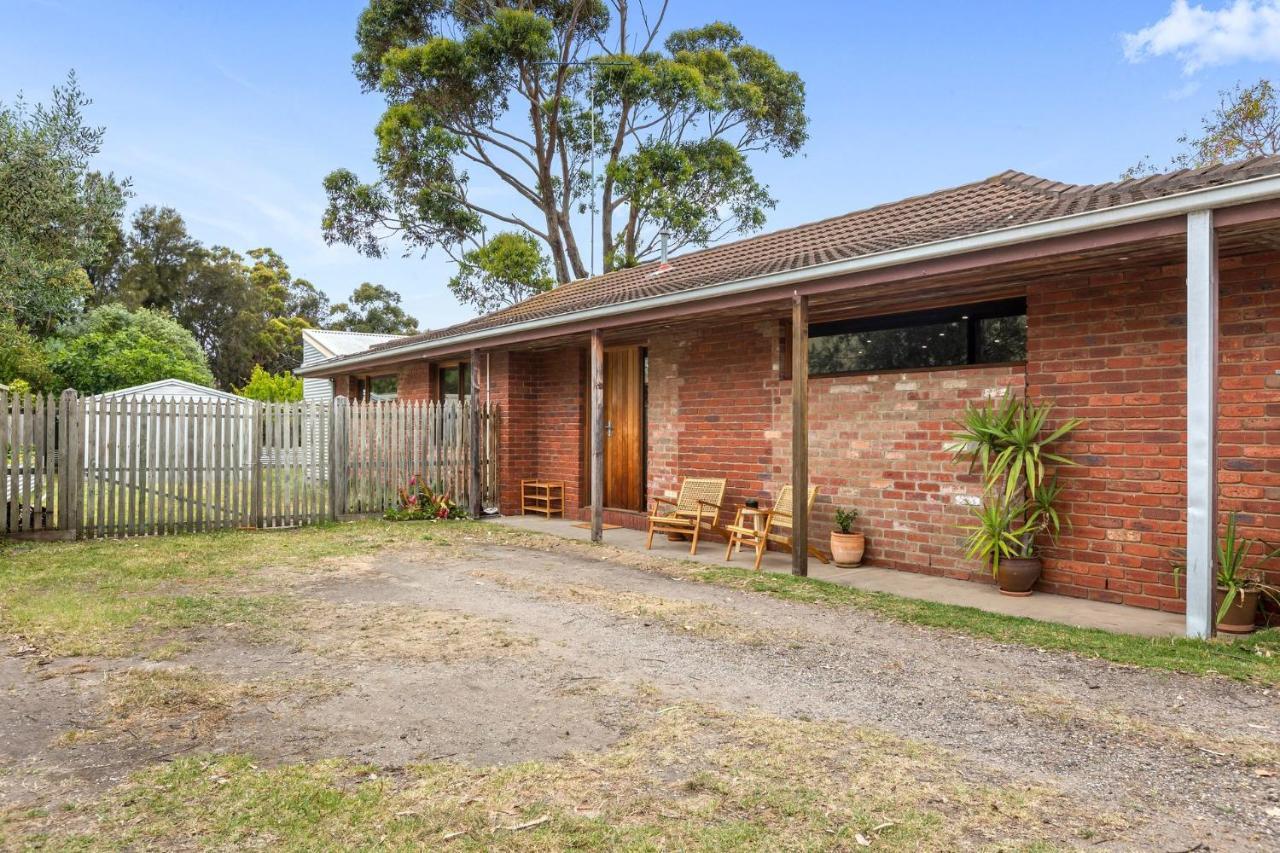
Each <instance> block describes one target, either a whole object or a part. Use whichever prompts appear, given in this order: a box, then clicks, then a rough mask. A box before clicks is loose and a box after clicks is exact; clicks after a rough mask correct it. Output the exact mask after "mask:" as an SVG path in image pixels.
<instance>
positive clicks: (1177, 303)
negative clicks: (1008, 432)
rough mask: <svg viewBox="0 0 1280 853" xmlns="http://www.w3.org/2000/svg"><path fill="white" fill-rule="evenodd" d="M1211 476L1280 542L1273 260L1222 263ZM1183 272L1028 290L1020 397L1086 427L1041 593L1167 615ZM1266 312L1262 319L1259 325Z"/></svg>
mask: <svg viewBox="0 0 1280 853" xmlns="http://www.w3.org/2000/svg"><path fill="white" fill-rule="evenodd" d="M1221 270H1222V272H1221V297H1220V298H1221V305H1220V323H1221V334H1222V338H1221V353H1222V357H1221V366H1220V374H1221V383H1220V388H1221V392H1220V397H1219V404H1220V412H1219V424H1218V426H1219V429H1220V431H1221V432H1220V436H1219V440H1220V445H1219V450H1218V452H1219V468H1220V471H1219V483H1220V485H1221V489H1222V492H1221V496H1222V500H1221V508H1222V510H1223V511H1231V510H1239V511H1241V512H1242V513H1244V515H1242V517H1241V520H1242V522H1244V523H1245V524H1246V525H1247V526H1248V528H1249V529H1250V530H1251V532H1253V533H1255V534H1257V535H1264V536H1267V537H1269V538H1270V539H1272V540H1276V539H1280V536H1277V533H1280V437H1277V436H1276V435H1275V430H1274V426H1275V421H1274V418H1275V417H1276V415H1280V388H1278V387H1277V383H1276V370H1277V368H1280V339H1277V337H1276V333H1277V332H1280V290H1278V289H1277V285H1278V283H1280V259H1278V257H1277V255H1274V254H1272V255H1253V256H1250V257H1246V258H1240V257H1235V258H1223V259H1222V262H1221ZM1185 281H1186V272H1185V269H1184V268H1183V267H1182V266H1180V265H1179V266H1170V267H1164V268H1148V269H1134V270H1128V271H1125V272H1121V273H1113V274H1108V275H1095V276H1091V277H1088V278H1079V279H1070V280H1063V281H1053V282H1043V283H1036V284H1033V285H1032V286H1031V287H1030V288H1029V291H1028V350H1029V361H1028V376H1027V382H1028V393H1029V394H1031V395H1032V396H1033V397H1035V398H1037V399H1045V400H1052V401H1054V402H1055V403H1056V405H1057V409H1056V410H1055V419H1056V420H1058V421H1060V420H1061V419H1063V418H1067V417H1072V416H1076V417H1082V418H1085V419H1086V423H1085V425H1084V426H1083V427H1082V428H1081V429H1080V430H1079V431H1077V432H1076V433H1075V434H1074V435H1073V436H1072V438H1071V440H1070V441H1069V442H1067V443H1066V444H1065V445H1064V446H1063V449H1064V450H1066V451H1067V452H1068V453H1070V454H1071V455H1073V456H1075V457H1076V458H1077V460H1078V461H1079V462H1080V463H1081V464H1080V466H1079V467H1077V468H1071V469H1066V470H1064V471H1063V472H1062V479H1063V481H1064V483H1066V484H1067V486H1068V489H1067V490H1066V491H1065V492H1064V494H1063V504H1062V509H1063V511H1064V514H1065V515H1066V517H1068V518H1070V519H1071V521H1072V528H1071V530H1070V532H1069V533H1068V534H1066V535H1064V536H1063V537H1062V539H1061V540H1060V541H1059V544H1058V547H1057V548H1051V549H1049V550H1048V551H1047V559H1046V567H1045V577H1044V580H1043V581H1042V584H1041V586H1042V588H1044V589H1046V590H1048V591H1053V592H1060V593H1065V594H1068V595H1076V596H1085V597H1089V598H1094V599H1099V600H1103V601H1116V602H1122V603H1125V604H1132V605H1138V606H1142V607H1158V608H1161V609H1165V610H1172V611H1181V610H1182V609H1183V604H1182V601H1181V600H1180V596H1179V591H1178V590H1176V589H1175V587H1174V576H1173V571H1172V564H1173V562H1174V561H1175V549H1177V548H1179V547H1181V545H1182V544H1183V541H1182V540H1183V536H1184V534H1185V529H1186V525H1185V521H1186V515H1185V509H1184V507H1185V499H1186V473H1185V458H1186V444H1185V442H1186V429H1185V420H1184V419H1185V413H1186V396H1185V395H1186V326H1185V314H1184V312H1185V306H1186V300H1185V286H1186V285H1185ZM1268 318H1270V319H1268Z"/></svg>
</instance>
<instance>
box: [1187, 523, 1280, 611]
mask: <svg viewBox="0 0 1280 853" xmlns="http://www.w3.org/2000/svg"><path fill="white" fill-rule="evenodd" d="M1259 545H1260V546H1262V552H1263V553H1262V559H1261V560H1260V561H1259V562H1265V561H1267V560H1272V559H1275V558H1276V557H1280V548H1272V547H1271V546H1270V545H1268V544H1267V543H1266V542H1263V541H1262V540H1261V539H1250V538H1248V537H1245V536H1241V535H1240V530H1239V525H1238V522H1237V519H1236V513H1234V512H1233V513H1230V514H1228V515H1227V529H1226V531H1225V534H1224V535H1223V536H1222V537H1221V538H1219V539H1218V577H1217V583H1216V585H1215V587H1214V594H1213V607H1214V610H1215V611H1216V613H1217V615H1216V617H1215V621H1216V622H1217V626H1218V630H1219V631H1222V632H1224V633H1227V634H1251V633H1253V630H1254V625H1255V623H1256V622H1257V618H1258V605H1259V604H1260V603H1261V602H1262V599H1263V597H1264V596H1265V597H1267V598H1270V599H1271V600H1272V601H1273V602H1275V603H1276V604H1280V587H1277V586H1275V585H1273V584H1269V583H1267V582H1266V580H1264V579H1263V576H1262V572H1261V570H1260V569H1259V568H1258V567H1257V566H1256V565H1255V566H1247V565H1245V563H1246V561H1247V560H1248V559H1249V555H1250V553H1251V552H1253V551H1254V549H1255V548H1256V547H1257V546H1259ZM1185 569H1186V564H1185V563H1179V564H1177V565H1175V566H1174V567H1173V570H1174V576H1175V578H1177V577H1179V576H1181V574H1182V572H1183V571H1184V570H1185Z"/></svg>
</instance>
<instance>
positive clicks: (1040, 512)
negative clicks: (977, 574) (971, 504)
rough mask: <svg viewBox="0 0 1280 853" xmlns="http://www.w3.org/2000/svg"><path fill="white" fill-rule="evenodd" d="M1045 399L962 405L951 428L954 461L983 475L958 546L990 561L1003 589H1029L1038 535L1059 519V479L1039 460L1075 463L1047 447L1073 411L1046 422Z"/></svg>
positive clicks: (1067, 427) (1036, 569)
mask: <svg viewBox="0 0 1280 853" xmlns="http://www.w3.org/2000/svg"><path fill="white" fill-rule="evenodd" d="M1052 411H1053V406H1052V404H1050V403H1041V404H1038V405H1037V404H1035V403H1031V402H1028V401H1026V400H1024V399H1022V398H1020V397H1015V396H1012V395H1009V396H1007V397H1005V399H1004V402H1002V403H994V402H992V403H988V404H985V405H974V404H972V403H970V404H969V405H967V406H966V407H965V411H964V415H963V416H962V417H961V418H960V420H959V426H960V427H961V431H960V432H958V433H956V434H955V436H954V440H955V442H956V443H955V446H954V452H955V459H956V461H963V462H967V463H968V465H969V470H970V471H979V472H981V475H982V490H983V495H982V503H981V505H979V506H978V507H975V508H974V512H973V514H974V523H973V524H970V525H966V526H965V527H964V529H965V530H966V531H967V532H968V538H967V539H966V541H965V549H966V552H967V554H968V556H969V557H970V558H977V559H981V560H982V561H983V562H985V563H986V564H987V565H988V566H989V567H990V569H991V573H992V576H993V577H994V578H995V580H996V585H997V586H998V587H999V589H1000V591H1001V592H1002V593H1004V594H1006V595H1030V594H1031V588H1032V587H1033V586H1034V585H1035V582H1036V581H1037V580H1039V579H1040V572H1041V570H1042V569H1043V566H1042V564H1041V561H1040V554H1039V552H1038V551H1037V545H1036V541H1037V538H1039V537H1042V536H1047V537H1048V538H1049V539H1050V540H1054V539H1056V538H1057V536H1058V532H1059V530H1060V529H1061V527H1062V520H1061V518H1060V517H1059V515H1058V511H1057V508H1056V506H1055V504H1056V503H1057V500H1058V497H1059V495H1060V494H1061V492H1062V486H1061V485H1060V484H1059V483H1058V482H1057V480H1055V479H1054V478H1053V477H1047V476H1046V466H1047V465H1049V464H1056V465H1074V464H1075V463H1074V462H1073V461H1072V460H1071V459H1069V458H1067V457H1065V456H1063V455H1061V454H1058V453H1052V452H1050V451H1049V447H1050V446H1051V445H1053V444H1054V443H1056V442H1057V441H1059V440H1061V439H1062V438H1063V437H1065V436H1066V435H1067V434H1069V433H1070V432H1071V431H1072V430H1074V429H1076V428H1077V427H1079V426H1080V424H1081V423H1083V421H1082V420H1081V419H1080V418H1072V419H1071V420H1068V421H1066V422H1065V423H1063V424H1062V425H1060V426H1058V427H1057V428H1056V429H1052V430H1050V429H1048V428H1047V423H1048V420H1049V414H1050V412H1052Z"/></svg>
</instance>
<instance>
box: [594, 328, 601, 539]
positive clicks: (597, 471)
mask: <svg viewBox="0 0 1280 853" xmlns="http://www.w3.org/2000/svg"><path fill="white" fill-rule="evenodd" d="M603 539H604V336H603V334H602V333H601V331H600V330H599V329H593V330H592V332H591V541H592V542H600V541H603Z"/></svg>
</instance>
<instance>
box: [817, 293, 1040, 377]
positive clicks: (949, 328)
mask: <svg viewBox="0 0 1280 853" xmlns="http://www.w3.org/2000/svg"><path fill="white" fill-rule="evenodd" d="M1026 357H1027V317H1026V304H1025V303H1024V302H1023V301H1022V300H1012V301H1005V302H993V303H986V304H983V305H970V306H964V307H959V308H946V309H939V310H932V311H923V312H919V313H916V314H899V315H894V316H888V317H870V318H863V319H858V320H848V321H841V322H835V323H818V324H814V325H813V326H811V327H810V330H809V372H810V373H813V374H823V373H858V372H868V371H882V370H908V369H911V368H921V367H955V366H959V365H965V364H984V363H992V362H1003V361H1024V360H1025V359H1026Z"/></svg>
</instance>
